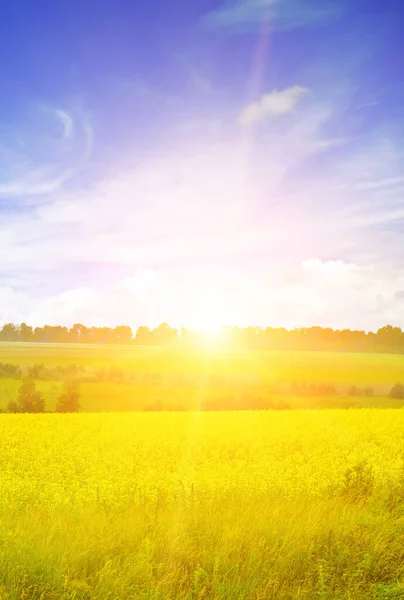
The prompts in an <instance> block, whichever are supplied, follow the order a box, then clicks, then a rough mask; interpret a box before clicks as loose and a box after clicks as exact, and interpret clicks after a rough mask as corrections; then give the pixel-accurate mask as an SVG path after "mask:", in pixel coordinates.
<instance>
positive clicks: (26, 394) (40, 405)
mask: <svg viewBox="0 0 404 600" xmlns="http://www.w3.org/2000/svg"><path fill="white" fill-rule="evenodd" d="M17 407H18V412H22V413H43V412H45V401H44V399H43V396H42V394H41V392H38V391H37V389H36V386H35V381H34V380H33V379H28V378H27V379H24V381H23V383H22V385H21V387H20V389H19V390H18V397H17Z"/></svg>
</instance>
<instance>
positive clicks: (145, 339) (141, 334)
mask: <svg viewBox="0 0 404 600" xmlns="http://www.w3.org/2000/svg"><path fill="white" fill-rule="evenodd" d="M153 337H154V336H153V333H152V332H151V331H150V329H149V327H139V329H138V330H137V331H136V338H135V342H136V344H140V345H142V346H146V345H147V344H152V343H153Z"/></svg>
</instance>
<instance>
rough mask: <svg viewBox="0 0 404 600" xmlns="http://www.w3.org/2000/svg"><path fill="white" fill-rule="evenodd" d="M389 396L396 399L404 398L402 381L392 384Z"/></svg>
mask: <svg viewBox="0 0 404 600" xmlns="http://www.w3.org/2000/svg"><path fill="white" fill-rule="evenodd" d="M389 396H390V398H395V399H397V400H403V399H404V385H403V384H402V383H396V384H395V385H393V387H392V388H391V391H390V394H389Z"/></svg>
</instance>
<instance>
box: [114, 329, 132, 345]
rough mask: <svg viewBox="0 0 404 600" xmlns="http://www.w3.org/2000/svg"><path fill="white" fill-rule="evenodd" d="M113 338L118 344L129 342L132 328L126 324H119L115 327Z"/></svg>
mask: <svg viewBox="0 0 404 600" xmlns="http://www.w3.org/2000/svg"><path fill="white" fill-rule="evenodd" d="M114 333H115V340H116V341H117V342H118V343H119V344H130V342H131V341H132V337H133V333H132V329H131V328H130V327H128V325H119V326H118V327H115V330H114Z"/></svg>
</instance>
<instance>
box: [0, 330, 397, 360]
mask: <svg viewBox="0 0 404 600" xmlns="http://www.w3.org/2000/svg"><path fill="white" fill-rule="evenodd" d="M204 339H205V336H204V334H203V333H201V332H197V331H190V330H188V329H186V328H181V329H175V328H172V327H170V326H169V325H168V324H167V323H162V324H161V325H159V326H158V327H156V328H155V329H151V328H149V327H139V328H138V329H137V331H136V333H133V331H132V329H131V328H130V327H129V326H127V325H121V326H118V327H115V328H110V327H86V326H85V325H82V324H80V323H76V324H75V325H73V327H70V328H68V327H62V326H50V325H45V326H44V327H35V328H34V327H31V326H30V325H27V324H26V323H22V324H21V325H14V324H13V323H6V324H5V325H4V326H3V327H2V328H1V329H0V341H2V342H41V343H68V342H71V343H85V344H138V345H151V346H153V345H154V346H161V345H168V344H173V343H176V344H188V343H190V344H192V343H198V342H203V341H204ZM219 339H220V342H222V343H224V344H226V343H227V344H229V345H233V346H236V347H240V348H251V349H252V348H257V349H270V350H329V351H339V352H341V351H343V352H344V351H345V352H390V353H403V352H404V332H403V330H402V329H401V327H393V326H392V325H386V326H384V327H382V328H380V329H379V330H378V331H377V332H366V331H359V330H351V329H343V330H334V329H331V328H322V327H302V328H296V329H291V330H288V329H284V328H273V327H266V328H262V327H245V328H242V327H223V328H222V330H221V332H220V338H219Z"/></svg>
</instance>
